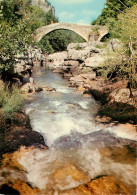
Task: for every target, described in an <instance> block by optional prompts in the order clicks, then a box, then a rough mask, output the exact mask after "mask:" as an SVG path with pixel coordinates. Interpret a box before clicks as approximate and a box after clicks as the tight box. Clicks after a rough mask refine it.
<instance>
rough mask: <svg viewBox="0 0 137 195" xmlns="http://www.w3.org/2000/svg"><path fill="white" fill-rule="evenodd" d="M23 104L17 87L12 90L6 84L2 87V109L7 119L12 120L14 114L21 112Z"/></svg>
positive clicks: (0, 91) (0, 90)
mask: <svg viewBox="0 0 137 195" xmlns="http://www.w3.org/2000/svg"><path fill="white" fill-rule="evenodd" d="M22 103H23V97H22V95H21V94H20V91H19V89H18V88H17V87H16V86H13V87H12V88H11V89H8V87H6V85H4V84H3V85H1V86H0V108H1V109H2V112H3V114H4V116H5V118H12V116H13V114H14V113H15V112H17V111H19V110H20V108H21V106H22Z"/></svg>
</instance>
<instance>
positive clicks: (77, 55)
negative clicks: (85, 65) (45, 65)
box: [68, 47, 90, 61]
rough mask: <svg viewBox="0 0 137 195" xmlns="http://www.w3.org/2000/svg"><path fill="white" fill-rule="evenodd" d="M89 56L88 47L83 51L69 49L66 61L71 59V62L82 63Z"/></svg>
mask: <svg viewBox="0 0 137 195" xmlns="http://www.w3.org/2000/svg"><path fill="white" fill-rule="evenodd" d="M89 56H90V48H89V47H88V48H86V49H85V50H76V49H71V50H69V51H68V59H72V60H81V61H84V60H85V59H86V58H88V57H89Z"/></svg>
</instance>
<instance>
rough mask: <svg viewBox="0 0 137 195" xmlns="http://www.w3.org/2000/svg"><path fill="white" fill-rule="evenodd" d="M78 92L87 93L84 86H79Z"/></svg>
mask: <svg viewBox="0 0 137 195" xmlns="http://www.w3.org/2000/svg"><path fill="white" fill-rule="evenodd" d="M77 91H82V92H84V91H85V89H84V87H83V86H79V87H78V88H77Z"/></svg>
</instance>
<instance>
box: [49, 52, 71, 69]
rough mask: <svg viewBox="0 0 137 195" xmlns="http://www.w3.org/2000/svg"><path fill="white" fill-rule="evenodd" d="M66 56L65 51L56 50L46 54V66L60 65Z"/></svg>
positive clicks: (55, 66)
mask: <svg viewBox="0 0 137 195" xmlns="http://www.w3.org/2000/svg"><path fill="white" fill-rule="evenodd" d="M67 58H68V54H67V52H65V51H63V52H58V53H54V54H50V55H48V56H47V66H48V67H49V68H51V69H54V68H58V67H62V65H63V64H64V60H65V59H67Z"/></svg>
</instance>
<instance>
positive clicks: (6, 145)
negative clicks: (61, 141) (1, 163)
mask: <svg viewBox="0 0 137 195" xmlns="http://www.w3.org/2000/svg"><path fill="white" fill-rule="evenodd" d="M0 120H1V125H0V130H1V133H0V143H1V144H0V153H1V154H4V153H7V152H13V151H16V150H18V149H19V148H20V147H21V146H26V147H29V146H32V145H34V146H37V147H40V146H45V142H44V139H43V137H42V135H40V134H39V133H38V132H35V131H33V130H32V128H31V125H30V119H29V117H28V116H27V115H26V114H24V113H23V112H21V113H16V114H15V115H14V116H13V118H12V119H7V120H5V119H4V117H3V116H2V115H0Z"/></svg>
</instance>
